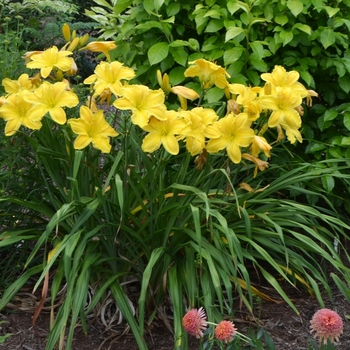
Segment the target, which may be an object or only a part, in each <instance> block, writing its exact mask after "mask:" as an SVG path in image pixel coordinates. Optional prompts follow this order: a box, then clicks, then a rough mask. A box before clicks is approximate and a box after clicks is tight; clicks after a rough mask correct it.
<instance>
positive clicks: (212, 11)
mask: <svg viewBox="0 0 350 350" xmlns="http://www.w3.org/2000/svg"><path fill="white" fill-rule="evenodd" d="M204 17H211V18H216V19H220V17H221V13H220V11H219V10H218V9H216V8H215V9H210V10H209V11H208V12H207V13H206V14H205V15H204Z"/></svg>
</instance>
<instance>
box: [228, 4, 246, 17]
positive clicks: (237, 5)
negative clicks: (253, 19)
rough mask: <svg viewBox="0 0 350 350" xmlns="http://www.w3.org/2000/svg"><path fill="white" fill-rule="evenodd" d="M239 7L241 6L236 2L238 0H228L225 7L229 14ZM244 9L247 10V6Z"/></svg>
mask: <svg viewBox="0 0 350 350" xmlns="http://www.w3.org/2000/svg"><path fill="white" fill-rule="evenodd" d="M241 8H242V6H240V5H239V4H238V1H228V2H227V9H228V11H229V12H230V14H231V16H232V15H233V14H234V13H235V12H236V11H238V10H239V9H241ZM246 10H247V11H249V8H246Z"/></svg>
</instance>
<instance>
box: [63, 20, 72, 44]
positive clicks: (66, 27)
mask: <svg viewBox="0 0 350 350" xmlns="http://www.w3.org/2000/svg"><path fill="white" fill-rule="evenodd" d="M62 33H63V37H64V40H66V41H70V27H69V25H68V24H67V23H65V24H64V25H63V26H62Z"/></svg>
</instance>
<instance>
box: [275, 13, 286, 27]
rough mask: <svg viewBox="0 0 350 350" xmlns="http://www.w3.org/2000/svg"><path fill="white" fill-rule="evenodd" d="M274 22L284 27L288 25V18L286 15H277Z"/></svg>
mask: <svg viewBox="0 0 350 350" xmlns="http://www.w3.org/2000/svg"><path fill="white" fill-rule="evenodd" d="M275 22H276V23H277V24H280V25H281V26H284V25H285V24H286V23H288V17H287V16H286V15H278V16H276V17H275Z"/></svg>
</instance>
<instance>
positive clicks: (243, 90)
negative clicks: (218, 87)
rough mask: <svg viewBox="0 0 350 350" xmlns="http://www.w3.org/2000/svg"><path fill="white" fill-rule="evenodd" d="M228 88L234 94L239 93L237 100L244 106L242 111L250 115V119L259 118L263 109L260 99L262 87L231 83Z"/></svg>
mask: <svg viewBox="0 0 350 350" xmlns="http://www.w3.org/2000/svg"><path fill="white" fill-rule="evenodd" d="M228 89H229V91H230V92H231V93H232V94H235V95H237V97H236V102H237V104H238V105H241V106H242V107H243V110H242V112H244V113H246V114H247V115H248V119H249V121H251V122H253V121H255V120H257V119H258V118H259V116H260V113H261V111H262V108H261V106H260V104H259V101H258V92H259V91H260V88H258V89H257V88H255V87H254V88H252V87H247V86H244V85H242V84H229V85H228Z"/></svg>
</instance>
